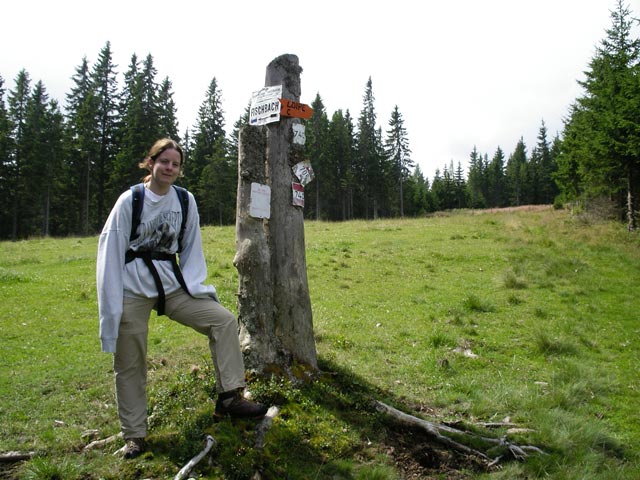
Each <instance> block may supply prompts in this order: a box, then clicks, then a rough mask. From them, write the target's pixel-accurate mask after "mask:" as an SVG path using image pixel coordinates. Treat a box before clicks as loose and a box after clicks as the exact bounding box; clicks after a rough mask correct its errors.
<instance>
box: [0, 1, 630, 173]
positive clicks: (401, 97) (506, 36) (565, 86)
mask: <svg viewBox="0 0 640 480" xmlns="http://www.w3.org/2000/svg"><path fill="white" fill-rule="evenodd" d="M627 2H628V3H627V4H628V5H629V6H630V8H631V10H632V13H633V14H634V16H639V15H640V0H627ZM615 7H616V2H615V0H535V1H532V0H457V1H454V0H438V1H432V0H427V1H420V0H394V1H391V2H390V1H384V2H382V1H379V0H368V1H366V0H365V1H360V0H341V1H337V0H323V1H314V2H312V1H307V0H297V1H276V0H274V1H271V2H269V1H265V0H261V1H256V0H244V1H235V0H227V1H226V2H218V1H215V0H198V1H195V0H182V1H180V2H176V1H173V2H168V1H166V0H154V1H148V0H129V1H123V0H110V1H108V2H93V1H90V0H82V1H73V0H58V1H51V0H7V1H5V2H3V5H2V17H3V22H2V24H3V25H2V28H0V45H2V53H1V54H0V75H1V76H2V77H3V78H4V80H5V89H6V91H7V93H8V91H9V90H12V89H13V88H14V86H15V78H16V75H17V73H18V72H19V71H20V70H21V69H22V68H24V69H25V70H26V71H27V72H28V73H29V74H30V76H31V79H32V82H33V83H34V84H35V82H37V81H38V80H42V82H43V83H44V85H45V87H46V89H47V92H48V93H49V95H50V97H52V98H56V99H58V101H59V102H60V104H61V106H62V107H63V106H64V105H65V101H66V93H68V92H69V90H70V88H71V84H72V82H71V77H72V76H73V75H74V72H75V69H76V68H77V67H78V66H79V65H80V63H81V61H82V58H83V56H86V57H87V59H88V60H89V62H90V65H93V64H94V63H95V61H96V60H97V58H98V54H99V53H100V50H101V49H102V48H103V47H104V45H105V44H106V42H107V41H110V42H111V50H112V52H113V54H114V63H115V64H116V65H117V66H118V68H117V71H118V72H119V74H120V75H119V77H118V80H119V82H120V86H122V74H123V73H124V72H125V71H126V70H127V69H128V66H129V62H130V59H131V56H132V54H134V53H135V54H137V56H138V58H139V59H144V58H145V57H146V56H147V54H149V53H150V54H151V55H152V56H153V59H154V64H155V67H156V69H157V70H158V81H160V80H162V79H163V78H164V77H166V76H168V77H169V79H170V80H171V81H172V83H173V91H174V100H175V102H176V106H177V109H178V119H179V130H180V132H181V134H183V133H184V131H185V129H186V128H187V127H191V126H193V125H194V124H195V122H196V118H197V111H198V108H199V106H200V104H201V103H202V101H203V100H204V98H205V93H206V90H207V88H208V86H209V83H210V82H211V80H212V79H213V77H216V79H217V82H218V87H219V88H220V90H221V92H222V99H223V109H224V111H225V120H226V126H227V130H229V131H230V130H231V128H232V127H233V123H234V122H235V121H236V120H237V119H238V118H239V116H240V115H241V114H242V113H243V111H244V108H245V107H246V105H247V103H248V101H249V99H250V97H251V92H253V91H254V90H258V89H259V88H261V87H262V86H264V79H265V72H266V66H267V65H268V64H269V62H270V61H271V60H273V59H274V58H276V57H277V56H279V55H281V54H284V53H292V54H295V55H297V56H298V58H299V60H300V65H301V66H302V68H303V72H302V76H301V83H302V96H301V101H302V102H303V103H308V104H310V103H311V102H312V101H313V99H314V98H315V96H316V93H320V96H321V97H322V100H323V102H324V105H325V107H326V110H327V114H328V115H329V118H330V117H331V115H332V114H333V112H334V111H336V110H338V109H342V110H343V111H346V110H347V109H349V111H350V112H351V115H352V117H353V118H354V120H357V118H358V116H359V114H360V111H361V109H362V98H363V95H364V91H365V86H366V83H367V80H368V78H369V77H371V79H372V83H373V94H374V97H375V110H376V114H377V119H378V125H379V126H381V127H382V129H383V132H386V131H387V129H388V122H389V118H390V116H391V112H392V110H393V108H394V106H395V105H397V106H398V108H399V111H400V113H401V114H402V116H403V118H404V122H405V128H406V129H407V132H408V138H409V143H410V148H411V150H412V158H413V160H414V161H415V162H416V163H419V164H420V167H421V168H422V170H423V173H424V174H425V175H426V176H427V177H429V179H432V178H433V174H434V172H435V170H436V169H437V168H439V169H440V170H441V171H442V169H443V167H444V166H445V165H449V163H450V161H451V160H453V161H454V165H456V166H457V163H458V162H459V161H460V162H462V165H463V166H464V167H465V169H466V165H467V160H468V158H469V153H470V152H471V150H472V149H473V147H474V145H475V146H477V148H478V150H479V152H480V153H482V154H484V153H487V154H488V155H489V158H491V157H492V156H493V154H494V153H495V150H496V148H497V147H498V146H500V147H501V148H502V150H503V151H504V152H505V155H506V156H507V157H508V156H509V154H510V153H512V152H513V150H514V148H515V145H516V143H517V141H518V139H519V138H520V137H521V136H522V137H523V138H524V141H525V143H526V145H527V151H528V152H531V149H532V148H533V147H534V146H535V144H536V138H537V134H538V130H539V128H540V125H541V122H542V120H544V121H545V124H546V125H547V129H548V132H549V139H550V140H551V139H552V138H553V137H554V136H555V134H556V133H561V131H562V119H563V117H564V116H565V115H566V114H567V112H568V108H569V106H570V104H571V103H572V102H573V101H574V100H575V99H576V98H577V97H578V96H580V95H581V93H582V91H581V89H580V87H579V85H578V84H577V80H579V79H583V72H584V71H585V70H586V69H587V68H588V63H589V61H590V60H591V58H592V57H593V54H594V52H595V47H596V46H597V45H599V44H600V41H601V40H602V39H603V38H604V37H605V30H606V29H607V28H609V27H610V26H611V19H610V10H612V9H615Z"/></svg>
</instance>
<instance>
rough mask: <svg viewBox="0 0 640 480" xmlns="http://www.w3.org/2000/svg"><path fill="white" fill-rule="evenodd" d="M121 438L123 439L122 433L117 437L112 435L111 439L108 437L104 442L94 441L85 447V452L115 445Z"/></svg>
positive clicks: (117, 434)
mask: <svg viewBox="0 0 640 480" xmlns="http://www.w3.org/2000/svg"><path fill="white" fill-rule="evenodd" d="M121 437H122V432H120V433H116V434H115V435H111V436H110V437H107V438H103V439H102V440H94V441H93V442H91V443H89V444H88V445H86V446H85V447H84V451H85V452H86V451H87V450H92V449H94V448H102V447H104V446H105V445H108V444H110V443H113V442H114V441H116V440H118V439H119V438H121Z"/></svg>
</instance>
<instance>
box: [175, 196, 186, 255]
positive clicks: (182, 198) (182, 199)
mask: <svg viewBox="0 0 640 480" xmlns="http://www.w3.org/2000/svg"><path fill="white" fill-rule="evenodd" d="M173 188H174V189H175V190H176V193H177V194H178V199H179V200H180V206H181V207H182V224H181V225H180V234H179V235H178V252H181V251H182V238H183V237H184V231H185V229H186V227H187V217H188V216H189V192H187V189H186V188H183V187H179V186H177V185H173Z"/></svg>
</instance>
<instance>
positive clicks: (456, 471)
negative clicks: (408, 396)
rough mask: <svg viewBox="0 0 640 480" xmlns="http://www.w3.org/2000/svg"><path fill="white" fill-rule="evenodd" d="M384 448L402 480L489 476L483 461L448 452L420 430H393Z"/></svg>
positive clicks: (450, 479) (390, 430) (389, 430)
mask: <svg viewBox="0 0 640 480" xmlns="http://www.w3.org/2000/svg"><path fill="white" fill-rule="evenodd" d="M387 433H388V435H387V440H386V442H385V446H384V448H385V449H386V452H387V455H389V456H390V457H391V458H392V459H393V463H394V465H395V467H396V468H397V469H398V471H400V472H401V474H402V478H403V479H407V480H409V479H436V478H437V479H443V478H446V479H447V480H466V479H471V478H476V475H477V474H478V473H482V472H487V467H486V465H485V464H484V463H483V462H482V460H480V459H476V458H474V457H469V456H466V455H463V454H461V453H458V452H454V451H451V450H448V449H446V448H445V447H442V446H440V445H438V444H436V443H434V442H433V439H431V438H430V437H428V436H427V435H426V434H424V433H423V432H422V431H421V430H419V429H412V428H406V427H393V428H389V429H388V431H387Z"/></svg>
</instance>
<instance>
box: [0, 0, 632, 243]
mask: <svg viewBox="0 0 640 480" xmlns="http://www.w3.org/2000/svg"><path fill="white" fill-rule="evenodd" d="M610 16H611V22H610V26H609V28H608V29H607V30H606V32H605V34H604V38H603V39H601V40H600V42H599V43H598V44H597V45H596V46H595V49H594V52H595V53H594V55H593V57H592V58H591V60H590V61H589V63H588V65H586V66H585V70H584V77H583V78H582V79H576V81H577V82H578V83H579V84H580V86H581V90H582V94H581V96H579V97H578V98H576V99H575V100H574V102H573V103H572V104H571V105H570V106H567V114H566V117H565V118H564V119H563V122H564V124H563V130H562V132H561V133H560V134H558V135H556V136H555V137H554V138H549V135H548V132H547V129H546V126H545V124H544V121H543V122H542V123H541V124H540V126H539V131H538V132H539V133H538V136H537V141H536V143H535V145H525V143H524V141H523V139H522V138H520V139H519V140H518V139H517V138H516V139H514V141H513V145H515V149H514V150H513V151H504V150H502V148H501V147H496V150H495V151H493V152H480V151H478V150H477V149H476V148H475V147H474V146H473V145H470V146H469V157H468V159H467V161H466V168H464V169H463V167H462V164H461V163H460V162H458V163H456V164H454V163H453V161H450V162H449V163H444V164H443V165H442V168H441V169H438V170H436V172H435V175H434V176H433V178H426V177H425V175H424V174H423V172H422V171H421V169H420V167H419V164H418V160H420V159H415V158H412V152H411V139H410V138H409V136H408V133H407V129H406V128H405V124H404V119H403V116H402V113H401V112H400V111H399V109H398V107H397V106H396V107H395V109H394V110H393V111H392V113H391V116H390V118H389V119H388V120H386V119H385V120H383V121H382V122H379V120H378V116H377V113H376V110H375V96H374V88H373V85H374V82H373V81H372V79H371V78H369V79H368V80H367V81H366V82H364V84H365V87H364V91H363V96H362V109H361V111H360V112H358V113H357V114H356V112H349V111H348V110H346V111H343V110H341V109H338V110H337V111H335V112H332V113H330V112H327V111H326V109H325V107H324V104H323V100H322V98H321V96H320V94H317V95H316V97H315V99H314V101H313V103H312V104H311V107H312V108H313V116H312V117H311V118H310V119H309V120H305V126H306V143H305V146H304V148H305V150H306V151H305V156H306V157H307V158H308V159H309V160H310V162H311V164H312V166H313V170H314V173H315V179H314V181H313V182H311V183H310V184H308V185H307V186H306V187H305V199H304V215H305V218H309V219H318V220H328V221H342V220H351V219H375V218H381V217H402V216H411V217H415V216H420V215H427V214H430V213H433V212H438V211H442V210H449V209H461V208H472V209H483V208H500V207H509V206H518V205H530V204H554V205H556V206H558V207H559V206H563V205H564V206H571V207H572V208H574V209H576V208H577V209H581V210H585V209H588V208H590V206H592V205H599V206H602V205H606V210H607V212H608V215H610V216H612V217H615V218H617V219H618V220H619V221H621V222H625V223H626V224H627V225H628V227H629V229H631V230H632V229H635V228H636V215H637V210H638V194H639V190H640V188H639V187H640V115H639V114H638V112H640V38H637V37H636V36H634V32H637V29H636V26H637V22H638V20H636V18H635V17H634V15H633V12H631V11H630V9H629V8H628V7H626V6H625V4H624V3H623V2H622V1H621V0H619V1H618V2H616V6H615V8H613V9H612V10H611V12H610ZM0 68H1V67H0ZM70 71H71V72H73V74H72V87H71V89H70V91H68V92H67V93H66V97H65V98H63V99H55V98H51V97H50V95H49V94H48V93H47V88H46V86H45V85H44V83H43V82H42V81H37V82H34V81H33V80H32V78H31V77H30V75H29V73H28V71H27V70H25V69H23V70H22V71H20V72H19V73H18V75H17V76H16V78H15V79H13V80H12V82H9V81H8V80H7V79H5V78H3V76H2V72H1V71H0V239H5V240H17V239H22V238H28V237H32V236H48V235H51V236H68V235H93V234H96V233H98V232H99V231H100V230H101V228H102V225H103V223H104V221H105V219H106V217H107V215H108V214H109V211H110V209H111V207H112V206H113V204H114V202H115V200H116V199H117V198H118V196H119V195H120V194H121V193H122V192H123V191H125V190H126V189H127V188H128V187H129V186H130V185H133V184H135V183H138V182H139V181H140V179H141V177H142V176H143V174H144V172H143V171H142V170H140V169H139V168H138V163H139V162H140V161H142V159H143V158H144V156H145V155H146V150H147V149H148V148H149V147H150V145H151V144H152V143H153V142H154V141H155V140H156V139H158V138H160V137H171V138H173V139H176V140H177V141H178V142H180V144H181V145H182V146H183V149H184V151H185V164H184V176H183V178H181V179H180V180H179V183H180V184H181V185H183V186H185V187H187V188H188V189H189V190H191V191H192V192H193V193H194V195H195V196H196V199H197V201H198V208H199V212H200V218H201V224H202V225H220V224H230V223H234V222H235V208H236V191H237V176H238V173H237V162H238V132H239V130H240V128H242V127H243V126H244V125H248V120H249V105H247V108H246V109H245V112H244V114H243V115H242V116H241V117H240V118H238V119H234V120H233V121H234V123H233V128H232V129H231V133H227V129H226V125H227V124H226V121H227V120H226V119H225V112H224V111H223V110H222V108H221V98H222V91H223V89H222V86H221V85H218V82H217V80H216V78H215V77H214V78H213V79H212V80H211V82H210V83H209V86H208V88H207V90H206V92H203V100H202V103H201V105H200V107H199V110H198V114H197V118H196V119H195V123H194V124H193V125H192V126H190V127H188V128H186V129H185V130H184V131H180V132H179V131H178V122H177V106H176V104H175V102H174V100H173V86H172V82H171V80H170V79H169V78H168V77H165V78H158V75H157V70H156V68H155V67H154V59H153V57H152V55H151V54H149V55H148V56H147V57H146V58H138V57H137V55H136V54H133V55H132V56H131V59H130V63H129V65H128V66H127V67H126V69H125V70H124V72H122V74H121V72H118V71H116V66H115V65H114V62H113V51H112V49H111V44H110V42H108V41H107V42H106V44H105V45H104V47H103V48H102V49H101V50H100V52H99V53H98V55H97V59H96V61H95V62H90V61H89V60H88V59H87V58H86V57H85V58H82V59H81V60H80V62H79V64H78V65H77V66H76V67H75V68H74V67H73V66H70ZM364 80H366V79H364ZM249 128H250V127H249ZM414 134H415V135H421V136H427V137H428V135H429V132H414Z"/></svg>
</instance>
